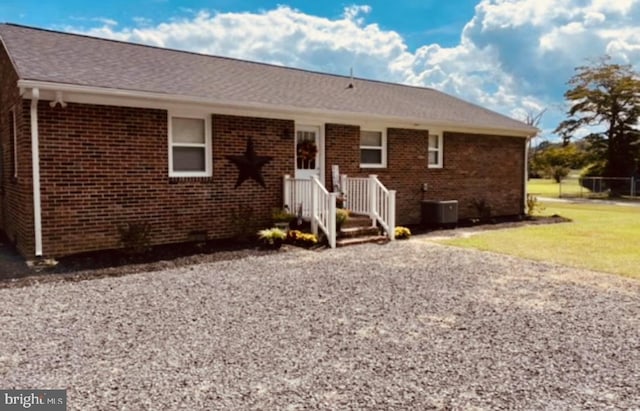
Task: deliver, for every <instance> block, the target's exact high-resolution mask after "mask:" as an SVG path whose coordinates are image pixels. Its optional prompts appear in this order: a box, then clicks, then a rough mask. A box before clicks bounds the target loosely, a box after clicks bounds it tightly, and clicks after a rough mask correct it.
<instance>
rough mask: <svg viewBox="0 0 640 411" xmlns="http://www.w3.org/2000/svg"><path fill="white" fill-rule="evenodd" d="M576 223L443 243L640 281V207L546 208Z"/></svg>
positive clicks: (499, 232) (489, 232)
mask: <svg viewBox="0 0 640 411" xmlns="http://www.w3.org/2000/svg"><path fill="white" fill-rule="evenodd" d="M544 205H545V207H546V210H545V211H544V213H545V214H549V215H552V214H559V215H561V216H563V217H568V218H570V219H572V220H573V222H571V223H561V224H549V225H540V226H527V227H520V228H515V229H508V230H498V231H487V232H483V233H481V234H478V235H474V236H472V237H468V238H458V239H452V240H446V241H444V243H446V244H450V245H455V246H462V247H471V248H477V249H481V250H488V251H494V252H498V253H503V254H510V255H514V256H518V257H524V258H529V259H533V260H543V261H549V262H554V263H559V264H565V265H569V266H573V267H580V268H587V269H591V270H596V271H604V272H609V273H614V274H619V275H623V276H628V277H632V278H637V279H640V207H631V206H615V205H598V204H550V203H546V204H544Z"/></svg>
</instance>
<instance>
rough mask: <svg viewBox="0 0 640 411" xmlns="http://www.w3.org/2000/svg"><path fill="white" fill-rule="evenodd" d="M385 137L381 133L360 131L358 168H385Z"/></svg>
mask: <svg viewBox="0 0 640 411" xmlns="http://www.w3.org/2000/svg"><path fill="white" fill-rule="evenodd" d="M386 137H387V136H386V135H385V133H384V132H382V131H369V130H361V131H360V167H386V165H387V138H386Z"/></svg>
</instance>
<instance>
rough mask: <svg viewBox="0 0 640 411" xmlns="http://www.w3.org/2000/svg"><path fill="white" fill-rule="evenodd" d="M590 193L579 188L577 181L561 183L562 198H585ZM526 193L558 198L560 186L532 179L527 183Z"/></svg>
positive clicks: (575, 179) (569, 180)
mask: <svg viewBox="0 0 640 411" xmlns="http://www.w3.org/2000/svg"><path fill="white" fill-rule="evenodd" d="M590 192H591V191H590V190H587V189H586V188H584V187H580V184H578V179H577V177H576V178H567V179H565V180H563V181H562V196H563V197H567V196H568V197H580V196H581V195H583V196H587V195H588V194H589V193H590ZM527 193H529V194H533V195H534V196H536V197H553V198H558V197H560V184H558V183H556V182H555V181H553V180H551V179H544V178H532V179H530V180H529V181H528V182H527Z"/></svg>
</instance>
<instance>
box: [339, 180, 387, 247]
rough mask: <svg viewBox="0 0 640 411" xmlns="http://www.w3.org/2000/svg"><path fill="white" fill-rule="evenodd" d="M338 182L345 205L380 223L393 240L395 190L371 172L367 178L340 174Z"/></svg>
mask: <svg viewBox="0 0 640 411" xmlns="http://www.w3.org/2000/svg"><path fill="white" fill-rule="evenodd" d="M340 184H341V187H342V192H343V193H344V195H345V197H346V199H345V207H346V208H348V209H349V210H351V211H352V212H354V213H358V214H366V215H368V216H369V218H371V221H373V223H374V224H375V223H378V224H380V226H381V227H382V228H383V229H384V231H385V232H386V233H387V237H389V240H392V241H393V240H395V228H396V192H395V190H388V189H387V188H386V187H385V186H384V185H383V184H382V183H381V182H380V180H378V176H376V175H373V174H372V175H370V176H369V177H368V178H358V177H356V178H353V177H348V176H347V175H342V176H341V177H340Z"/></svg>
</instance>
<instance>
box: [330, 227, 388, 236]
mask: <svg viewBox="0 0 640 411" xmlns="http://www.w3.org/2000/svg"><path fill="white" fill-rule="evenodd" d="M379 234H380V230H378V227H372V226H371V225H368V226H359V227H343V228H341V229H340V232H338V238H353V237H367V236H375V235H379Z"/></svg>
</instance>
